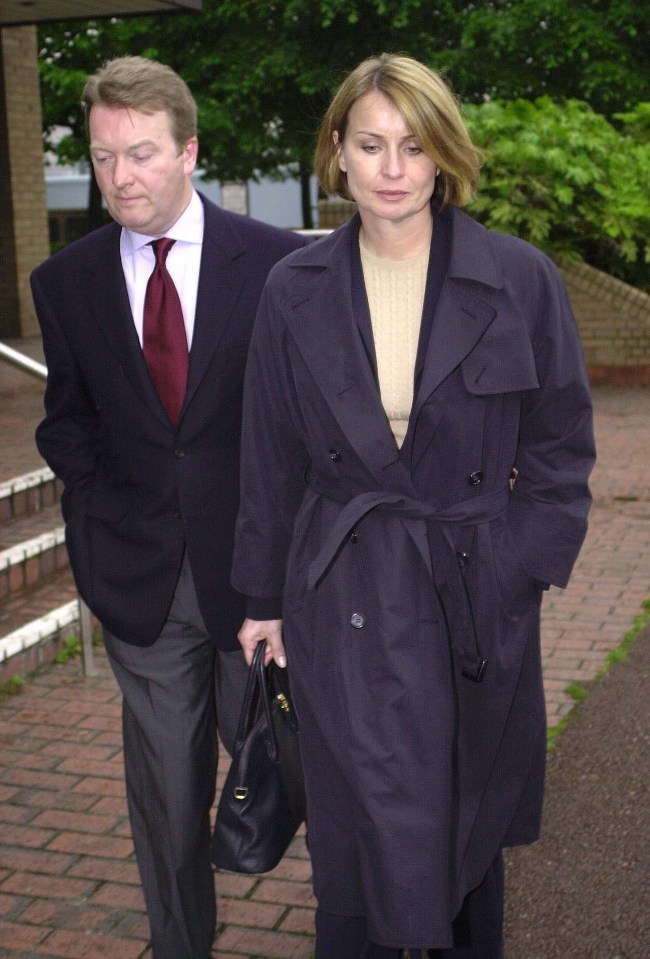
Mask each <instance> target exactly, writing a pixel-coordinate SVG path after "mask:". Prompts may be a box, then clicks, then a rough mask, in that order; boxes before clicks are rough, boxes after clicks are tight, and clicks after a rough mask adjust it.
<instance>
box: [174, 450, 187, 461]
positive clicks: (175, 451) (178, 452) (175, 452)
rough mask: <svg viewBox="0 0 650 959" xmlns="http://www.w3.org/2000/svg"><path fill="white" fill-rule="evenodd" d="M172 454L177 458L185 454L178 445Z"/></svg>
mask: <svg viewBox="0 0 650 959" xmlns="http://www.w3.org/2000/svg"><path fill="white" fill-rule="evenodd" d="M174 456H175V457H176V459H177V460H182V459H183V457H184V456H185V450H182V449H180V447H179V448H178V449H177V450H174Z"/></svg>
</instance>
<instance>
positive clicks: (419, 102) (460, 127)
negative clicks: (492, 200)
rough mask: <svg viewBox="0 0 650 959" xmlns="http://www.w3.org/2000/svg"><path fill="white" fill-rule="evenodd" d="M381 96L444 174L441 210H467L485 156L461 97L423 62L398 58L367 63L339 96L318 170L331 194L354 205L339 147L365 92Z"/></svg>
mask: <svg viewBox="0 0 650 959" xmlns="http://www.w3.org/2000/svg"><path fill="white" fill-rule="evenodd" d="M375 90H377V91H379V92H380V93H383V94H384V96H386V97H388V99H389V100H390V101H391V102H392V103H393V104H394V105H395V106H396V107H397V109H398V110H399V111H400V113H401V114H402V116H403V117H404V121H405V123H406V126H407V127H408V130H409V132H410V133H412V134H413V136H414V137H415V138H416V139H417V141H418V143H419V146H420V147H421V148H422V150H423V151H424V152H425V153H426V154H427V156H429V157H430V158H431V159H432V160H433V161H434V163H435V164H436V166H437V167H438V168H439V169H440V174H439V175H438V177H437V178H436V188H435V191H434V197H435V198H436V200H437V202H438V204H439V206H440V208H441V209H444V208H445V207H446V206H447V205H449V204H453V205H455V206H464V205H465V204H466V203H469V201H470V200H471V199H472V197H473V196H474V194H475V193H476V188H477V185H478V177H479V170H480V168H481V163H482V156H481V152H480V151H479V150H478V149H477V147H475V146H474V144H473V143H472V140H471V138H470V135H469V133H468V131H467V127H466V126H465V123H464V121H463V118H462V116H461V113H460V110H459V108H458V104H457V102H456V98H455V97H454V94H453V93H452V92H451V90H450V89H449V87H448V86H447V84H446V83H445V82H444V81H443V80H442V78H441V77H440V76H439V75H438V74H437V73H435V72H434V71H433V70H431V69H429V67H425V66H424V64H423V63H419V62H418V61H417V60H413V59H412V58H411V57H407V56H404V55H402V54H395V53H382V54H380V55H379V56H376V57H370V58H369V59H368V60H364V61H363V62H362V63H360V64H359V66H358V67H356V68H355V69H354V70H353V71H352V73H350V74H349V75H348V76H347V77H346V78H345V80H344V81H343V83H342V84H341V86H340V87H339V88H338V90H337V91H336V93H335V94H334V99H333V100H332V102H331V103H330V106H329V109H328V111H327V113H326V114H325V116H324V118H323V121H322V123H321V127H320V131H319V134H318V143H317V145H316V152H315V155H314V171H315V173H316V176H317V177H318V179H319V181H320V184H321V186H322V188H323V190H325V192H326V193H330V194H332V193H333V194H336V195H338V196H340V197H343V198H344V199H346V200H351V199H353V197H352V196H351V195H350V192H349V190H348V185H347V177H346V175H345V173H343V172H342V170H341V169H340V168H339V162H338V150H337V145H336V144H335V142H334V133H337V134H338V139H339V142H343V140H344V139H345V134H346V129H347V124H348V117H349V115H350V110H351V109H352V107H353V106H354V104H355V103H356V101H357V100H358V99H359V98H360V97H363V96H365V94H366V93H371V92H373V91H375Z"/></svg>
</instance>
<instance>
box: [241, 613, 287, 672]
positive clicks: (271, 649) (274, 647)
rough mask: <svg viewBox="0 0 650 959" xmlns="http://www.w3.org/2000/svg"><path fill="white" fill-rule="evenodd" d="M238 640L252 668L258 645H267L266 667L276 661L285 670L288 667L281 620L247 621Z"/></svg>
mask: <svg viewBox="0 0 650 959" xmlns="http://www.w3.org/2000/svg"><path fill="white" fill-rule="evenodd" d="M237 639H238V640H239V642H240V644H241V648H242V649H243V650H244V656H245V658H246V662H247V663H248V665H249V666H250V664H251V662H252V660H253V653H254V652H255V647H256V646H257V644H258V643H264V642H265V643H266V654H265V656H264V665H265V666H268V664H269V663H270V662H271V660H272V659H273V660H275V662H276V663H277V665H278V666H281V667H282V668H283V669H284V667H285V666H286V665H287V654H286V650H285V648H284V643H283V642H282V620H281V619H245V620H244V622H243V624H242V628H241V629H240V630H239V633H238V634H237Z"/></svg>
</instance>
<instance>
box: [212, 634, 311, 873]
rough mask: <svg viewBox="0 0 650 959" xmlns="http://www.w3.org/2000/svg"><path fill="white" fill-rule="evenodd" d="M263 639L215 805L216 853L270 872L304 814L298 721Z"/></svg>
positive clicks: (239, 868) (225, 864)
mask: <svg viewBox="0 0 650 959" xmlns="http://www.w3.org/2000/svg"><path fill="white" fill-rule="evenodd" d="M265 647H266V643H263V642H261V643H258V645H257V649H256V650H255V654H254V657H253V662H252V663H251V666H250V669H249V672H248V682H247V684H246V691H245V693H244V702H243V705H242V710H241V715H240V718H239V726H238V729H237V738H236V740H235V749H234V753H233V758H232V763H231V766H230V769H229V771H228V774H227V776H226V781H225V783H224V787H223V790H222V793H221V798H220V800H219V805H218V807H217V818H216V822H215V826H214V833H213V836H212V848H211V858H212V862H213V863H214V865H215V866H217V867H218V868H219V869H227V870H230V871H231V872H242V873H258V872H268V871H269V870H270V869H273V868H274V867H275V866H277V864H278V863H279V862H280V860H281V859H282V857H283V855H284V854H285V852H286V850H287V848H288V846H289V843H290V842H291V840H292V839H293V837H294V836H295V834H296V830H297V829H298V827H299V826H300V824H301V822H303V821H304V819H305V785H304V779H303V772H302V763H301V761H300V744H299V741H298V722H297V719H296V714H295V711H294V708H293V703H292V701H291V693H290V690H289V683H288V677H287V671H286V669H280V668H279V667H277V666H276V665H275V663H273V662H271V663H270V664H269V665H268V666H264V651H265Z"/></svg>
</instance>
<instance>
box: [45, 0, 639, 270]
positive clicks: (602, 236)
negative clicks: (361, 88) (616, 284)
mask: <svg viewBox="0 0 650 959" xmlns="http://www.w3.org/2000/svg"><path fill="white" fill-rule="evenodd" d="M647 12H648V0H475V2H459V0H436V2H435V3H434V2H432V0H204V3H203V12H202V13H201V14H195V13H190V14H174V15H159V16H156V17H135V18H133V19H130V20H119V19H117V20H116V19H113V20H110V21H91V22H88V21H86V22H78V21H77V22H69V23H67V24H59V25H53V24H49V25H46V26H44V27H42V28H41V32H40V38H41V50H42V55H41V63H42V83H43V105H44V116H45V124H46V128H47V129H52V128H53V126H54V125H55V124H67V125H68V126H69V127H70V128H71V130H72V134H71V136H70V137H69V138H67V139H65V140H64V141H62V142H61V143H60V144H59V145H58V147H57V151H58V154H59V156H60V157H61V159H62V160H65V161H68V162H69V161H71V160H75V159H77V158H78V157H79V156H81V155H82V154H83V152H84V150H85V144H84V142H83V132H82V128H83V124H82V120H81V114H80V111H79V108H78V101H79V95H80V93H81V88H82V86H83V80H84V76H85V74H86V73H88V72H92V71H93V70H94V69H96V68H97V66H99V64H101V63H102V62H103V61H104V60H105V59H107V58H108V57H113V56H120V55H123V54H140V55H143V56H150V57H155V58H157V59H159V60H162V61H163V62H165V63H169V64H170V65H171V66H173V67H174V69H176V70H178V72H179V73H181V75H182V76H184V77H185V79H186V80H187V82H188V83H189V85H190V87H191V88H192V90H193V92H194V94H195V96H196V98H197V101H198V104H199V117H200V127H199V140H200V165H201V166H202V167H203V168H204V169H205V170H206V171H207V173H208V175H209V176H211V177H216V178H219V179H221V180H244V179H251V178H255V177H259V176H262V175H264V176H286V175H287V174H288V175H293V176H296V177H298V178H299V179H300V181H301V184H302V192H303V211H304V217H305V221H304V224H305V226H309V225H311V221H310V215H311V211H310V206H309V195H308V181H309V175H310V172H311V159H312V151H313V145H314V137H315V133H316V130H317V127H318V123H319V120H320V118H321V116H322V115H323V113H324V111H325V109H326V106H327V103H328V102H329V99H330V96H331V93H332V91H333V89H334V88H335V87H336V85H337V83H338V82H339V80H340V79H341V78H342V77H343V76H344V75H345V73H346V72H347V71H349V70H350V69H351V68H352V67H353V66H355V65H356V64H357V63H358V62H359V61H360V60H362V59H363V58H364V57H366V56H369V55H371V54H373V53H377V52H381V51H382V50H392V51H403V52H405V53H408V54H410V55H412V56H415V57H417V58H418V59H420V60H422V61H424V62H426V63H429V64H431V65H432V66H434V67H435V68H436V69H438V70H442V71H443V72H444V73H445V74H446V75H447V77H448V78H449V80H450V81H451V82H452V85H453V86H454V89H455V90H456V92H457V93H458V94H459V95H460V96H461V98H462V99H463V100H464V101H466V102H470V103H471V102H473V103H474V104H477V105H480V104H484V106H480V108H479V107H478V106H477V107H476V108H475V109H474V113H473V114H471V113H470V111H468V116H470V115H471V116H472V122H473V124H474V127H475V129H476V133H477V136H479V138H480V139H481V142H483V143H484V145H485V146H486V148H487V150H488V154H489V162H488V167H487V168H486V173H485V177H484V185H483V196H482V198H481V199H479V201H477V205H476V207H475V208H474V209H475V212H476V215H479V216H481V217H485V218H487V216H488V209H487V208H488V207H489V206H490V205H494V207H495V211H494V213H493V214H489V215H490V216H492V217H493V218H494V224H495V225H497V226H498V227H499V228H501V229H509V230H513V231H515V232H521V233H522V235H525V236H527V237H529V238H530V239H532V240H533V242H537V243H539V244H540V245H542V246H545V247H546V248H548V249H553V250H554V251H558V252H564V251H565V250H570V249H572V250H573V251H574V253H576V254H578V255H583V256H586V257H587V258H588V259H590V260H591V262H595V263H596V264H597V265H602V266H604V267H605V268H611V269H612V271H613V272H615V273H617V274H618V275H627V276H629V275H630V271H632V272H634V270H641V271H642V269H643V258H644V256H645V253H644V252H643V243H642V241H641V240H640V239H639V232H638V231H639V224H643V223H645V222H647V221H645V220H644V219H643V218H644V216H647V200H645V201H644V199H643V197H641V196H639V193H640V191H641V188H643V189H646V184H647V182H648V179H647V166H644V163H646V162H647V160H646V159H644V158H645V157H646V155H645V153H643V150H642V149H641V144H640V143H638V142H637V141H639V140H642V138H643V130H645V131H646V134H647V129H648V118H647V113H646V114H643V112H642V111H643V107H642V106H639V105H638V104H639V101H641V100H647V99H648V96H647V88H648V71H649V69H650V68H649V66H648V61H647V58H645V56H644V55H643V51H642V50H641V44H640V43H639V38H640V37H642V36H643V35H644V31H643V29H642V27H643V22H644V18H645V17H647ZM540 94H547V95H549V96H551V97H553V98H555V99H563V98H566V97H578V98H580V99H583V100H590V102H591V105H592V106H593V107H594V108H596V109H598V110H600V111H601V112H603V113H605V114H607V115H613V114H616V117H617V119H616V121H615V122H617V123H619V124H620V126H621V128H623V126H624V127H625V131H626V132H625V133H624V135H623V138H622V139H621V137H620V136H619V135H618V134H617V132H616V130H615V129H614V128H613V127H612V126H610V124H609V123H607V122H606V121H605V120H602V124H603V125H602V126H601V125H599V124H600V123H601V119H602V118H598V117H594V116H593V114H592V112H591V111H590V110H589V108H588V107H587V106H586V105H584V106H583V107H578V106H577V105H573V106H571V107H570V108H569V105H568V104H567V106H566V107H562V108H557V110H556V111H555V112H553V109H552V104H551V102H550V101H543V102H544V103H547V104H548V106H545V107H543V108H542V107H541V106H540V105H539V103H532V102H531V103H530V105H529V107H528V108H526V107H525V106H524V105H522V104H518V105H515V106H513V107H512V108H511V114H509V115H508V117H507V118H506V117H505V114H503V116H502V114H501V113H499V111H504V110H505V109H506V108H505V106H504V105H502V104H495V103H493V102H491V101H492V100H493V99H494V98H498V97H501V98H504V99H505V98H507V99H516V98H518V97H521V98H526V99H528V100H531V101H533V100H534V99H535V98H536V97H538V96H539V95H540ZM497 115H498V116H499V118H500V119H499V121H498V122H501V120H503V121H504V122H505V120H506V119H507V120H508V123H510V124H512V125H511V127H509V128H507V129H505V128H504V135H503V136H502V137H501V136H499V131H498V129H496V128H492V129H490V123H491V122H493V120H494V118H495V117H496V116H497ZM479 116H481V117H482V120H481V122H480V123H479V121H478V117H479ZM516 117H519V120H518V121H517V122H515V120H516ZM553 117H554V119H553ZM562 117H564V120H565V126H564V127H562V123H561V121H562ZM498 122H497V123H496V127H498ZM544 123H546V124H547V125H548V128H546V127H544ZM572 123H576V124H577V125H578V126H577V128H576V132H575V135H573V136H572V135H571V129H570V127H571V124H572ZM527 124H531V125H532V126H531V129H528V127H527ZM588 126H589V129H587V127H588ZM578 129H579V131H580V132H577V131H578ZM605 130H606V131H607V134H606V135H605V132H604V131H605ZM553 137H555V138H556V139H555V140H553ZM606 137H608V138H609V139H608V141H607V142H608V144H609V148H610V150H611V151H612V153H613V154H614V155H615V156H614V155H613V156H612V157H609V158H607V157H605V156H604V154H603V152H602V150H601V147H600V146H598V144H602V143H603V142H604V139H605V138H606ZM545 138H547V139H545ZM590 138H591V139H590ZM592 141H593V142H592ZM534 143H538V144H539V148H538V154H542V153H543V147H544V146H545V145H546V144H555V145H554V146H553V150H552V153H551V156H550V157H549V158H547V160H546V166H543V165H540V164H541V157H540V156H539V155H536V156H535V158H534V159H535V164H533V156H532V154H533V153H535V149H537V148H535V147H534V146H533V144H534ZM565 151H567V152H566V155H564V152H565ZM502 153H503V156H502V155H501V154H502ZM499 158H500V159H501V160H502V161H503V162H506V161H507V167H506V168H507V171H508V172H507V177H506V174H505V169H506V168H504V174H503V178H504V182H501V181H500V180H499V177H498V176H496V173H497V172H498V171H496V167H495V166H494V164H495V163H496V162H498V160H499ZM583 162H584V163H585V164H586V168H585V169H584V170H583V171H582V172H581V171H580V170H579V169H578V168H579V167H580V165H581V164H582V163H583ZM617 164H618V166H617ZM532 166H534V167H535V170H539V172H538V173H536V174H535V177H534V178H533V179H532V180H531V179H530V177H531V174H530V171H531V167H532ZM562 166H564V167H565V168H566V169H565V170H564V172H563V171H562V170H561V167H562ZM493 170H494V171H495V173H494V174H493ZM518 170H519V173H518V172H517V171H518ZM644 171H645V173H644ZM554 177H555V178H556V179H555V180H554V179H553V178H554ZM581 177H582V178H583V180H585V183H584V184H583V186H581V185H580V183H579V182H578V181H579V180H580V178H581ZM612 178H613V179H612ZM506 181H507V182H506ZM635 181H636V182H635ZM515 185H516V187H517V189H515ZM609 194H615V196H609ZM520 196H521V197H523V199H522V201H521V202H519V197H520ZM608 197H609V198H608ZM510 198H512V206H513V210H512V213H511V214H510V219H509V220H507V217H506V214H505V212H504V207H505V205H507V202H508V200H509V199H510ZM576 198H577V199H576ZM587 201H588V202H587ZM578 203H579V204H580V206H578ZM597 203H599V204H601V206H600V207H597ZM644 203H645V205H644ZM481 204H483V206H481ZM583 207H584V209H583ZM597 209H602V212H603V217H602V219H601V220H600V222H599V220H598V216H596V213H595V212H594V215H593V216H592V214H591V213H590V211H592V210H593V211H596V210H597ZM644 211H645V212H644ZM605 214H606V215H605ZM558 217H562V218H565V220H566V222H563V223H557V222H556V220H557V218H558ZM506 221H507V222H506ZM580 230H584V233H580ZM576 238H577V239H576ZM633 250H636V253H634V252H633ZM610 260H611V262H610ZM633 263H636V264H637V266H635V267H633V266H632V265H631V264H633ZM639 264H641V266H639Z"/></svg>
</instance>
